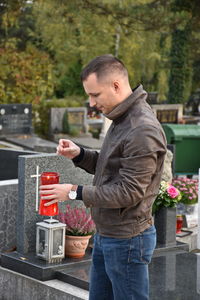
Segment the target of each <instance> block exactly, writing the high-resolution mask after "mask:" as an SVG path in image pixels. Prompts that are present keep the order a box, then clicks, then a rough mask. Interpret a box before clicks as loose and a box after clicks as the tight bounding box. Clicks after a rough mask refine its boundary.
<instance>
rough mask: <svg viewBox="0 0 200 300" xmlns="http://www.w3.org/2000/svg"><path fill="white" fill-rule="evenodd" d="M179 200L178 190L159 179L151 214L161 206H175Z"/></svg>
mask: <svg viewBox="0 0 200 300" xmlns="http://www.w3.org/2000/svg"><path fill="white" fill-rule="evenodd" d="M180 200H181V193H180V191H179V190H178V189H177V188H176V187H175V186H173V185H171V184H170V183H168V182H166V181H161V183H160V187H159V191H158V195H157V197H156V199H155V201H154V204H153V209H152V212H153V214H154V213H155V212H156V211H158V210H159V209H160V208H161V207H176V205H177V203H178V202H179V201H180Z"/></svg>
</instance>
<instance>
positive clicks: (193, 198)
mask: <svg viewBox="0 0 200 300" xmlns="http://www.w3.org/2000/svg"><path fill="white" fill-rule="evenodd" d="M172 183H173V185H174V186H175V187H176V188H178V189H179V190H180V193H181V201H180V202H181V203H184V204H187V205H188V204H195V203H197V202H198V180H196V179H191V178H187V177H177V178H174V179H173V181H172Z"/></svg>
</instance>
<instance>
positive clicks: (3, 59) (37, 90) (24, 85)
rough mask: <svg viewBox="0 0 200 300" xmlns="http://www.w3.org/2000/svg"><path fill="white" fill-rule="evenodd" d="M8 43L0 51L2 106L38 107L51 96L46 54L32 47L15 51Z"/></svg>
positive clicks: (50, 70)
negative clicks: (15, 104) (29, 105)
mask: <svg viewBox="0 0 200 300" xmlns="http://www.w3.org/2000/svg"><path fill="white" fill-rule="evenodd" d="M15 45H16V41H15V40H13V39H11V40H8V41H7V43H6V45H5V47H2V48H0V98H1V102H2V103H38V102H40V101H41V100H42V99H44V98H47V97H50V96H52V94H53V88H54V83H53V75H52V64H51V61H50V59H49V56H48V54H47V53H44V52H42V51H39V50H37V49H36V48H35V47H34V46H33V45H30V46H28V47H27V49H26V51H18V50H17V49H16V46H15Z"/></svg>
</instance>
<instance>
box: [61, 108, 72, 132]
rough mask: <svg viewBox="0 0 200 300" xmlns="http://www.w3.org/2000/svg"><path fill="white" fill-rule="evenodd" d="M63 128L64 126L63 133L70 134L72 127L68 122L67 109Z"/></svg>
mask: <svg viewBox="0 0 200 300" xmlns="http://www.w3.org/2000/svg"><path fill="white" fill-rule="evenodd" d="M62 128H63V133H67V134H69V132H70V127H69V122H68V112H67V111H65V112H64V114H63V119H62Z"/></svg>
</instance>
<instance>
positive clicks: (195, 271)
mask: <svg viewBox="0 0 200 300" xmlns="http://www.w3.org/2000/svg"><path fill="white" fill-rule="evenodd" d="M131 2H132V1H124V2H123V3H122V2H121V4H120V5H118V4H117V6H116V3H115V1H111V2H110V3H104V1H103V2H102V5H101V7H100V6H99V3H98V1H96V0H95V1H94V0H92V1H90V0H89V1H87V3H88V6H87V7H85V6H84V2H83V1H78V0H75V1H73V4H72V3H71V4H68V3H65V4H64V3H63V4H62V5H61V4H60V6H57V4H55V3H54V2H53V1H51V0H47V1H45V3H44V2H43V1H40V0H37V1H35V3H36V5H35V4H34V5H33V3H31V2H29V3H24V1H17V3H15V1H12V2H10V3H9V5H8V1H2V5H1V8H2V11H1V13H0V21H1V22H0V29H1V33H2V34H1V37H0V46H1V47H0V52H1V56H0V64H1V72H0V95H1V98H0V105H1V108H0V140H1V142H0V147H3V148H2V149H0V165H1V170H0V174H1V177H0V180H1V181H0V190H1V195H2V196H1V200H0V212H2V211H3V212H4V213H3V217H2V218H1V221H0V238H1V240H0V249H1V251H3V252H4V253H5V251H12V252H11V254H10V257H11V258H13V257H12V253H15V251H13V250H15V247H16V245H17V248H18V249H17V250H20V252H21V253H22V254H23V255H26V254H27V253H29V252H30V251H34V245H35V244H34V240H35V234H33V235H30V231H31V232H34V224H35V222H36V219H37V217H38V216H37V213H36V212H35V211H34V202H33V199H34V200H35V195H34V188H35V186H34V179H33V178H30V174H35V170H36V166H37V164H41V166H42V168H43V167H44V168H45V171H46V166H48V165H46V163H47V162H49V161H50V162H51V163H52V166H53V167H54V170H57V169H56V165H57V164H58V166H57V167H58V169H59V171H61V174H62V175H61V180H62V181H63V182H64V180H65V179H68V178H71V177H70V176H71V175H73V178H74V180H76V179H77V181H78V182H80V180H83V179H84V180H86V182H85V183H89V182H90V179H89V178H87V175H85V174H78V173H77V172H76V171H75V170H73V168H72V165H71V164H70V163H69V162H67V163H66V161H58V160H59V159H58V158H57V157H56V156H55V155H52V154H44V152H46V153H47V152H50V153H54V152H55V148H56V145H57V141H58V139H59V138H60V137H68V134H69V133H70V132H68V133H66V132H65V134H63V122H62V124H61V120H62V118H63V116H64V114H65V111H66V107H67V110H68V112H69V113H71V116H73V115H75V116H76V117H75V119H76V122H75V123H76V124H74V117H71V118H69V120H70V121H72V122H71V125H72V129H74V128H73V126H74V125H75V127H76V128H75V129H76V130H74V132H76V131H77V128H78V129H80V128H81V129H80V131H81V132H82V133H81V136H76V137H74V136H73V137H72V138H73V140H74V141H75V142H76V143H78V144H79V145H83V146H86V147H90V148H93V149H99V148H100V147H101V143H102V140H103V138H104V136H105V133H106V131H107V128H108V127H109V122H108V120H106V119H105V120H104V119H100V120H99V119H98V120H97V119H96V120H93V119H91V120H90V124H89V122H88V120H87V111H86V105H85V101H86V99H85V96H84V94H83V90H82V86H81V83H80V81H79V73H80V70H81V69H82V66H84V65H85V64H86V63H87V62H88V61H89V59H90V58H93V57H94V56H96V55H99V54H102V53H110V52H111V53H113V54H114V55H116V56H118V57H119V58H121V59H122V60H123V61H124V62H125V64H126V65H127V66H128V70H129V73H130V79H131V83H132V84H133V87H134V86H135V85H136V83H139V82H142V83H143V84H144V88H145V89H146V90H147V91H149V92H152V93H149V103H150V104H151V106H152V109H153V110H154V112H155V113H156V115H157V117H158V119H159V121H160V122H161V123H166V127H165V128H167V129H166V130H171V133H170V134H169V136H168V138H169V140H170V141H169V142H170V143H172V145H175V147H172V149H173V150H174V149H175V148H176V149H178V151H175V152H174V154H175V155H174V156H175V159H174V160H173V172H174V174H175V173H179V174H180V173H182V174H183V173H184V172H185V170H186V168H187V172H189V171H188V170H189V168H190V172H189V173H191V174H190V176H192V175H193V174H195V172H197V170H198V167H199V165H200V163H199V160H198V159H199V158H198V157H197V155H196V154H195V153H197V149H198V147H199V144H198V142H199V134H198V127H193V133H192V134H191V133H188V131H187V128H188V127H187V126H186V127H184V126H182V125H181V124H186V125H189V124H193V125H195V126H199V125H197V124H199V119H200V118H199V112H200V109H199V104H200V97H199V92H198V88H199V75H198V74H199V51H198V49H199V47H198V45H199V42H200V39H199V35H198V34H196V30H197V28H198V26H197V24H198V23H199V15H198V14H196V11H199V3H198V1H190V3H192V5H185V4H187V1H176V2H174V3H173V7H172V8H171V7H170V5H169V3H168V2H167V3H165V6H164V7H163V11H164V12H165V16H164V15H162V13H161V15H160V11H162V9H161V10H160V8H161V7H160V5H161V6H162V4H161V3H159V5H158V6H157V5H155V6H154V7H151V2H150V1H143V2H142V3H141V2H137V1H136V2H137V3H135V4H133V3H131ZM190 3H189V4H190ZM55 5H56V7H55ZM134 5H137V10H136V9H134ZM22 7H23V9H21V8H22ZM77 10H78V11H79V13H77ZM63 11H66V14H65V16H63ZM149 11H151V15H149ZM91 12H92V13H91ZM101 12H104V13H103V14H102V13H101ZM112 12H114V15H113V13H112ZM116 16H120V17H116ZM122 16H123V17H122ZM61 18H64V19H65V22H62V21H63V19H62V20H61ZM182 18H183V19H184V20H183V21H184V22H182ZM74 20H75V22H72V21H74ZM124 20H125V22H123V21H124ZM133 20H134V21H133ZM151 20H155V23H152V22H151ZM138 21H139V22H138ZM132 22H135V23H134V24H133V23H132ZM171 22H172V23H171ZM55 24H56V25H57V26H54V25H55ZM64 24H65V25H64ZM77 24H78V27H77ZM99 24H101V26H100V25H99ZM155 24H156V25H155ZM188 24H190V26H188ZM52 26H53V27H52ZM91 28H92V31H91ZM41 29H42V30H41ZM132 29H134V30H132ZM136 29H137V30H138V31H137V30H136ZM141 29H142V30H141ZM161 29H164V31H165V34H163V33H162V30H161ZM149 30H150V31H149ZM77 32H78V33H79V34H78V35H77ZM92 32H95V33H97V34H95V35H93V34H92ZM135 32H137V34H135ZM155 32H156V33H155ZM66 34H67V42H66ZM88 37H89V38H88ZM194 40H195V42H194ZM141 41H142V42H141ZM91 45H92V47H91ZM194 45H195V47H194ZM186 48H187V49H188V51H186V52H185V49H186ZM66 53H67V55H66ZM5 66H7V67H6V68H5ZM192 74H193V76H192ZM180 75H181V76H180ZM175 82H176V85H174V83H175ZM155 91H157V92H156V93H155ZM189 96H190V97H189ZM57 98H59V99H57ZM188 99H189V101H188ZM187 101H188V103H187ZM7 103H12V104H13V105H11V106H10V108H9V109H10V111H8V112H7V111H4V110H5V107H4V106H3V105H4V104H7ZM19 103H21V104H22V105H21V106H19V111H18V104H19ZM30 104H32V112H33V114H32V116H33V125H34V126H33V127H34V130H33V127H32V122H31V117H30V116H31V114H30V113H27V109H28V110H29V112H30V111H31V106H30ZM166 104H167V105H166ZM74 107H75V108H74ZM60 111H62V113H60ZM78 111H79V113H78V114H77V112H78ZM25 112H26V113H25ZM85 116H86V117H85ZM99 121H100V122H99ZM95 122H96V124H95V125H94V123H95ZM91 125H92V126H93V128H94V129H95V131H96V132H98V134H99V133H100V130H99V128H101V127H102V126H103V128H102V129H101V134H100V138H99V139H93V138H92V137H91V134H89V132H88V131H89V130H88V126H91ZM59 126H60V127H59ZM94 126H96V127H94ZM176 126H177V127H176ZM61 127H62V130H61ZM181 128H184V131H185V134H181ZM16 129H17V131H16ZM9 131H10V134H9ZM34 131H35V132H36V133H37V134H35V133H34ZM60 131H61V132H60ZM72 131H73V130H72ZM72 131H71V133H72ZM93 132H94V131H93ZM96 132H95V133H96ZM38 134H39V135H38ZM43 138H45V140H44V139H43ZM47 138H48V140H47ZM180 140H181V142H180ZM187 143H189V144H191V145H192V146H191V147H189V149H186V144H187ZM181 144H182V145H181ZM180 145H181V146H180ZM181 147H182V148H184V151H185V153H186V158H182V159H181V164H180V163H178V164H177V162H178V160H177V158H178V157H179V154H180V151H181ZM186 150H187V151H186ZM32 151H33V152H32ZM188 151H189V152H190V153H191V151H192V153H194V155H193V154H192V155H191V157H193V158H194V160H193V161H192V163H189V164H186V162H188V161H189V160H188V156H187V155H188V153H189V152H188ZM38 152H40V154H39V153H38ZM41 152H43V153H42V154H41ZM19 155H22V156H21V157H20V158H19V174H20V175H19V177H18V175H17V174H18V163H17V162H18V161H17V158H18V157H19ZM23 155H28V157H27V156H23ZM8 162H9V163H10V165H12V170H11V168H10V167H9V166H8ZM64 163H65V164H66V165H67V167H68V169H67V170H65V169H63V165H64ZM68 163H69V165H68ZM34 168H35V169H34ZM10 170H11V172H10ZM47 170H48V169H47ZM49 170H51V169H49ZM68 171H69V173H68ZM79 175H80V176H81V178H79ZM77 176H78V177H77ZM85 176H86V177H85ZM5 179H6V180H5ZM19 181H20V184H19V185H18V182H19ZM27 185H28V186H29V188H27V187H26V186H27ZM18 195H20V201H19V203H18V201H17V200H18ZM18 211H19V212H18ZM17 212H18V213H17ZM195 229H196V232H194V233H193V234H192V235H188V236H187V237H185V238H182V237H179V238H177V241H178V240H179V241H180V242H182V241H184V242H187V243H188V244H189V248H190V250H193V249H197V248H199V246H198V245H197V242H198V240H199V238H198V239H197V227H195ZM16 230H17V232H18V234H17V236H16V234H15V233H16ZM193 230H194V229H193ZM194 231H195V230H194ZM174 239H175V238H174ZM173 242H174V245H173V246H174V247H172V248H171V250H170V247H168V245H167V244H165V245H164V247H163V249H160V250H159V251H157V252H155V255H154V258H153V262H152V265H150V274H151V278H150V280H151V297H152V299H154V300H156V297H157V299H160V297H162V298H164V299H165V298H166V299H176V297H177V295H178V296H179V298H180V299H194V300H195V299H199V293H200V292H199V291H200V288H199V282H200V280H199V278H200V277H199V269H200V266H199V264H200V261H199V254H198V253H197V254H191V253H187V252H185V250H186V248H184V247H185V245H183V248H181V247H177V245H178V244H177V243H176V241H175V240H174V241H173ZM179 245H180V244H179ZM157 250H158V249H157ZM196 251H197V252H198V250H196ZM6 257H7V258H9V254H8V256H6V254H5V256H4V261H3V260H2V264H6V269H5V268H2V267H0V282H1V284H0V291H1V295H2V297H4V298H3V299H20V300H21V299H29V298H30V297H31V296H32V297H33V298H35V299H40V297H41V296H42V298H43V299H57V298H58V299H62V298H63V299H74V298H75V299H87V296H88V293H87V291H85V290H84V289H85V288H88V270H89V264H88V262H87V260H88V257H86V262H81V264H80V265H78V264H72V267H71V269H70V268H69V269H68V271H67V272H65V271H63V272H60V273H59V275H58V274H57V276H58V277H57V278H59V279H60V280H65V279H64V278H66V275H67V277H68V283H66V282H62V283H61V281H59V280H57V279H53V280H48V281H46V282H41V281H38V280H35V279H34V278H31V277H28V276H26V275H27V273H28V275H30V273H33V274H35V273H39V272H38V270H37V271H33V269H31V267H30V265H29V267H26V268H24V267H23V266H24V265H23V264H17V261H18V263H19V261H20V260H23V259H20V258H19V257H14V261H15V258H16V261H15V263H13V260H6ZM22 257H23V256H22ZM19 266H20V267H19ZM188 266H189V267H188ZM7 267H9V268H10V269H11V270H13V268H14V270H15V271H17V273H16V272H13V271H11V270H10V269H7ZM18 267H19V269H18ZM20 269H21V272H23V269H25V272H27V273H26V275H22V274H21V273H20V272H18V271H19V270H20ZM50 269H51V268H50ZM46 271H47V273H48V272H50V273H51V271H50V270H49V269H48V268H47V270H46V269H45V272H46ZM45 272H44V274H45ZM65 273H67V274H65ZM157 274H159V277H158V276H157ZM69 282H70V283H71V284H72V285H70V284H69ZM158 282H159V289H158V288H157V285H158ZM9 283H10V288H9ZM13 286H14V287H15V288H14V289H13ZM80 287H81V288H80ZM183 287H184V288H183ZM83 288H84V289H83ZM188 291H189V294H187V293H188ZM30 295H31V296H30Z"/></svg>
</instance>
